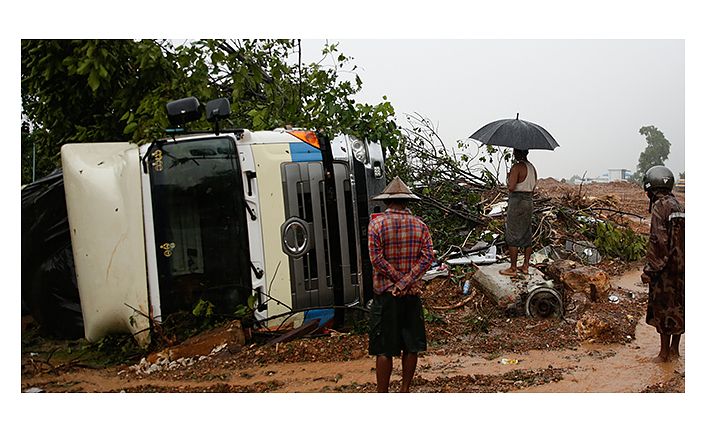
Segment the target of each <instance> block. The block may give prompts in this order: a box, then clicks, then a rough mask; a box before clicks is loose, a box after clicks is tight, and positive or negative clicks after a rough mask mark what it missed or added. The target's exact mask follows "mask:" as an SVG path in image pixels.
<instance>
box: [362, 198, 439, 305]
mask: <svg viewBox="0 0 706 431" xmlns="http://www.w3.org/2000/svg"><path fill="white" fill-rule="evenodd" d="M368 251H369V252H370V261H371V262H372V265H373V290H374V291H375V293H378V294H379V293H383V292H385V291H388V290H391V289H392V288H393V287H397V289H398V290H400V291H401V293H402V294H417V293H418V292H419V290H421V286H422V283H421V277H422V275H424V273H425V272H426V271H427V270H428V269H429V268H430V267H431V264H432V261H433V259H434V251H433V248H432V242H431V235H430V234H429V228H427V225H426V224H424V222H423V221H422V220H421V219H419V218H418V217H416V216H414V215H412V213H411V212H410V211H409V210H402V211H400V210H393V209H388V210H386V211H385V212H384V213H383V214H381V215H379V216H377V217H375V218H373V219H372V220H371V221H370V224H369V226H368Z"/></svg>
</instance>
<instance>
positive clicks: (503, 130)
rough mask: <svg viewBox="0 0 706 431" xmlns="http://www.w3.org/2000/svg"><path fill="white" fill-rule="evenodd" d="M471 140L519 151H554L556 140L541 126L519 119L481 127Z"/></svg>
mask: <svg viewBox="0 0 706 431" xmlns="http://www.w3.org/2000/svg"><path fill="white" fill-rule="evenodd" d="M471 139H475V140H477V141H481V142H482V143H484V144H488V145H492V146H494V147H510V148H516V149H518V150H553V149H554V148H556V147H558V146H559V144H557V142H556V140H555V139H554V138H553V137H552V135H550V134H549V132H547V131H546V130H544V128H543V127H542V126H540V125H537V124H534V123H531V122H529V121H525V120H520V114H517V118H514V119H510V118H508V119H505V120H497V121H493V122H492V123H488V124H486V125H485V126H483V127H481V128H480V129H478V131H476V132H475V133H474V134H472V135H471Z"/></svg>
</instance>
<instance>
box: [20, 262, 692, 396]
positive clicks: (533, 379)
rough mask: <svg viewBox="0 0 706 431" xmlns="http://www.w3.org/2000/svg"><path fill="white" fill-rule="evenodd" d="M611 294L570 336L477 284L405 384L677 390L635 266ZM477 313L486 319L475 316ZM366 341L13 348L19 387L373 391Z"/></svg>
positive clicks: (438, 320)
mask: <svg viewBox="0 0 706 431" xmlns="http://www.w3.org/2000/svg"><path fill="white" fill-rule="evenodd" d="M452 287H453V289H450V288H448V283H444V282H441V281H439V282H436V283H430V289H428V290H427V292H425V295H427V296H426V299H425V304H427V307H428V308H429V309H432V310H433V307H435V306H436V307H440V306H439V305H433V304H438V303H439V298H440V297H442V296H443V294H446V295H448V296H449V299H450V301H448V303H450V304H456V303H458V301H457V299H462V298H463V296H462V295H461V294H460V293H458V292H457V290H458V289H456V288H455V286H452ZM434 289H436V290H434ZM611 293H612V294H614V295H616V296H618V297H619V298H620V302H619V303H618V304H611V303H596V304H592V307H593V308H592V309H601V308H606V307H611V315H613V316H617V317H616V318H617V319H618V320H621V322H620V325H619V326H615V330H613V331H609V332H608V333H606V334H605V336H603V337H600V338H598V339H592V340H580V339H579V337H578V335H577V333H576V330H575V322H574V320H573V319H572V318H571V317H570V316H571V313H567V318H566V319H563V320H558V319H547V320H541V319H540V320H536V319H530V318H527V317H506V316H502V315H500V314H499V313H498V312H497V311H493V310H495V308H494V307H492V306H491V305H490V304H488V302H489V301H488V300H487V299H485V298H484V297H483V296H482V295H481V294H479V293H476V296H477V300H476V301H468V302H466V304H465V305H464V306H463V307H459V308H454V309H450V310H438V309H437V310H435V311H434V313H435V314H434V315H435V317H434V318H432V319H428V320H431V321H428V322H427V332H428V339H429V348H428V351H427V352H425V353H423V354H421V355H420V358H419V363H418V368H417V374H416V376H415V379H414V381H413V387H412V391H413V392H425V393H432V392H478V393H483V392H597V393H605V392H615V393H626V392H684V383H685V366H684V349H685V345H686V339H685V337H684V338H683V342H682V350H681V353H682V356H681V358H679V360H677V361H674V362H671V363H667V364H655V363H653V362H651V360H652V358H653V357H654V356H655V355H656V352H657V350H658V342H659V339H658V336H657V333H656V332H655V331H654V330H653V328H651V327H649V326H647V325H646V324H645V323H644V301H645V294H646V287H645V286H644V285H642V284H641V283H640V281H639V271H637V270H632V271H630V272H628V273H626V274H625V275H624V276H622V277H620V278H616V279H615V280H614V281H613V290H612V291H611ZM431 297H433V298H435V299H434V300H432V299H431ZM620 305H622V308H617V307H618V306H620ZM478 317H481V319H487V323H485V324H481V323H478ZM575 317H578V316H575ZM336 335H337V336H336ZM366 349H367V337H366V336H365V335H364V334H338V333H334V336H331V335H329V336H325V337H323V336H322V337H315V338H303V339H298V340H294V341H291V342H288V343H282V344H278V345H275V346H268V347H265V346H262V345H257V344H252V345H247V346H243V347H242V348H240V349H239V350H238V349H222V350H221V351H219V352H218V353H216V354H214V355H209V356H207V357H206V356H204V357H202V358H201V359H200V360H195V361H194V362H193V363H191V364H184V365H179V366H178V367H175V368H174V369H161V370H158V371H154V372H152V373H149V374H147V373H145V372H144V371H141V370H140V369H139V368H138V367H137V365H135V364H132V365H122V366H116V367H108V368H102V369H90V368H83V367H81V366H80V363H75V364H73V365H71V366H68V367H65V368H62V367H61V366H60V364H59V363H54V364H53V367H54V369H50V368H47V367H44V368H42V367H37V366H36V364H37V363H38V360H37V358H38V357H40V356H41V354H43V353H39V352H34V353H35V355H34V356H30V355H31V352H23V367H22V382H21V390H22V391H27V390H29V389H30V388H39V389H41V390H42V391H44V392H194V393H198V392H348V393H361V392H374V391H375V368H374V358H373V357H370V356H368V355H367V350H366ZM33 363H34V365H33ZM400 378H401V369H400V366H399V361H398V360H395V361H394V368H393V378H392V384H391V390H392V391H395V390H397V389H398V388H399V381H400ZM35 390H37V389H35Z"/></svg>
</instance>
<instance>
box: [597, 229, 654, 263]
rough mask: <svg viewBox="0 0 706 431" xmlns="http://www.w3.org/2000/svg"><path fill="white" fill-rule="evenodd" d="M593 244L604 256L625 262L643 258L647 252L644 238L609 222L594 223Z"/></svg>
mask: <svg viewBox="0 0 706 431" xmlns="http://www.w3.org/2000/svg"><path fill="white" fill-rule="evenodd" d="M594 243H595V245H596V247H598V250H599V251H600V252H601V253H603V254H604V255H607V256H612V257H618V258H620V259H622V260H624V261H626V262H632V261H635V260H638V259H640V258H642V257H644V256H645V253H646V251H647V238H646V237H644V236H642V235H639V234H637V233H635V231H633V230H632V229H630V228H621V227H616V226H613V224H612V223H609V222H604V223H596V239H595V241H594Z"/></svg>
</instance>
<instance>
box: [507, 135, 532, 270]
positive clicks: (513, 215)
mask: <svg viewBox="0 0 706 431" xmlns="http://www.w3.org/2000/svg"><path fill="white" fill-rule="evenodd" d="M528 153H529V151H528V150H518V149H515V150H513V152H512V156H513V158H514V159H515V163H514V164H513V165H512V168H510V173H509V174H508V176H507V189H508V191H509V192H510V194H509V196H508V199H507V218H506V220H505V243H506V244H507V247H508V253H509V254H510V267H509V268H507V269H504V270H502V271H500V274H503V275H509V276H515V275H517V270H518V268H517V254H518V251H519V250H520V249H522V250H524V255H525V260H524V261H523V262H522V266H521V267H520V268H519V271H520V272H521V273H523V274H528V273H529V261H530V256H531V255H532V212H533V211H534V207H533V204H532V194H533V192H534V188H535V187H536V185H537V170H536V169H535V167H534V165H532V163H530V162H529V161H528V160H527V154H528Z"/></svg>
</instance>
